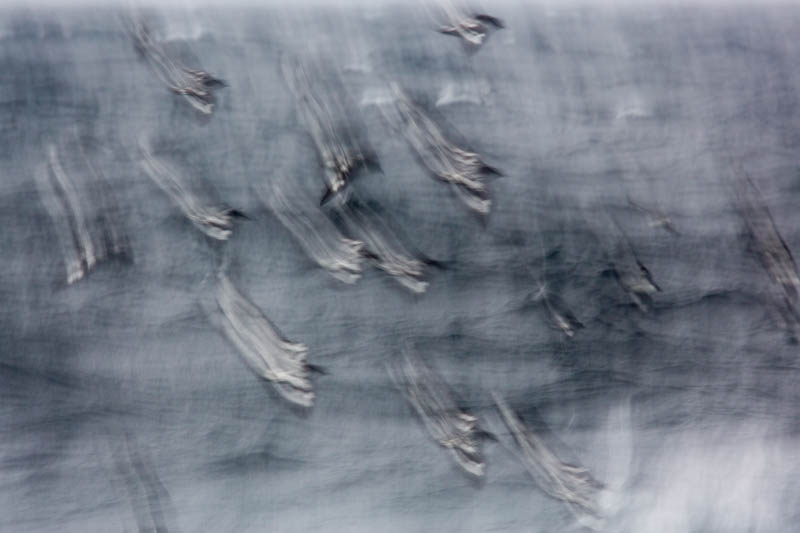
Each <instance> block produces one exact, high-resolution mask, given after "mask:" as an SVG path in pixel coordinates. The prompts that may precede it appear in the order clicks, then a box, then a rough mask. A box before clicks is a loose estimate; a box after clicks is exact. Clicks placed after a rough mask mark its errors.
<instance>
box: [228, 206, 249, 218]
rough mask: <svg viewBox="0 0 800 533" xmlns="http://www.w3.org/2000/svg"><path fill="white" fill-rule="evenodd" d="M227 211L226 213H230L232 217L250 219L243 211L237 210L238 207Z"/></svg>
mask: <svg viewBox="0 0 800 533" xmlns="http://www.w3.org/2000/svg"><path fill="white" fill-rule="evenodd" d="M227 213H228V215H230V216H232V217H234V218H244V219H247V220H251V218H250V217H249V216H247V215H246V214H245V213H244V212H242V211H239V210H238V209H228V211H227Z"/></svg>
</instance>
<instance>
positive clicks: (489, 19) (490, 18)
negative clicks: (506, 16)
mask: <svg viewBox="0 0 800 533" xmlns="http://www.w3.org/2000/svg"><path fill="white" fill-rule="evenodd" d="M475 18H476V19H477V20H480V21H481V22H488V23H489V24H491V25H493V26H495V27H496V28H500V29H503V28H505V27H506V25H505V23H504V22H503V21H502V20H500V19H499V18H497V17H493V16H491V15H486V14H483V13H478V14H477V15H475Z"/></svg>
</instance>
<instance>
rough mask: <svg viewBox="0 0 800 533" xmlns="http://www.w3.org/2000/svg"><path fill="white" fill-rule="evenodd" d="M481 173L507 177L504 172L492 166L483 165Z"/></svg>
mask: <svg viewBox="0 0 800 533" xmlns="http://www.w3.org/2000/svg"><path fill="white" fill-rule="evenodd" d="M481 172H484V173H486V174H492V175H494V176H505V174H503V171H501V170H500V169H498V168H495V167H493V166H490V165H483V166H482V167H481Z"/></svg>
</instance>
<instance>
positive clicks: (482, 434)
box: [475, 429, 500, 442]
mask: <svg viewBox="0 0 800 533" xmlns="http://www.w3.org/2000/svg"><path fill="white" fill-rule="evenodd" d="M475 436H476V437H479V438H482V439H486V440H490V441H492V442H500V439H498V438H497V435H495V434H494V433H492V432H490V431H486V430H484V429H481V430H478V431H476V432H475Z"/></svg>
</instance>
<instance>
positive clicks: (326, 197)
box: [319, 187, 335, 206]
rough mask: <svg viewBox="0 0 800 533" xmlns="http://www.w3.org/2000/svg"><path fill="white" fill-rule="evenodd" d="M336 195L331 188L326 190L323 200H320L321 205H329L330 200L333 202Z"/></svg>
mask: <svg viewBox="0 0 800 533" xmlns="http://www.w3.org/2000/svg"><path fill="white" fill-rule="evenodd" d="M334 194H335V193H334V192H333V191H332V190H331V188H330V187H328V188H326V189H325V194H323V195H322V198H320V200H319V205H320V206H323V205H325V204H327V203H328V202H330V200H331V198H333V196H334Z"/></svg>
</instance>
